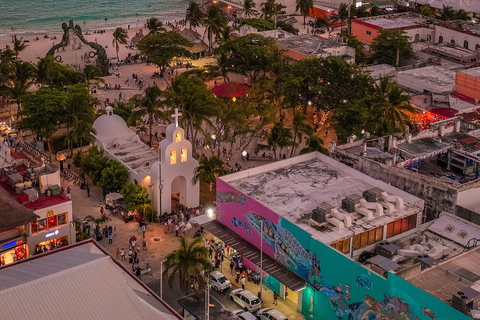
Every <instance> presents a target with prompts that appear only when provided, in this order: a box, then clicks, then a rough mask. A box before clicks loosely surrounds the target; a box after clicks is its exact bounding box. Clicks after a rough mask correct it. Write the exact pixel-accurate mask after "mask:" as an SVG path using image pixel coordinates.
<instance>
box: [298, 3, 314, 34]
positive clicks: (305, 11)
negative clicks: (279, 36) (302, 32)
mask: <svg viewBox="0 0 480 320" xmlns="http://www.w3.org/2000/svg"><path fill="white" fill-rule="evenodd" d="M296 4H297V5H296V7H295V10H296V11H300V14H301V15H302V16H303V28H304V29H305V25H306V22H305V20H306V19H307V16H308V15H309V14H310V10H313V0H296Z"/></svg>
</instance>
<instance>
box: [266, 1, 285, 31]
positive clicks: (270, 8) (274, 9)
mask: <svg viewBox="0 0 480 320" xmlns="http://www.w3.org/2000/svg"><path fill="white" fill-rule="evenodd" d="M260 6H261V7H262V9H261V10H262V18H265V19H269V18H273V21H274V29H276V28H277V16H278V15H279V14H285V11H284V10H283V9H285V8H286V6H284V5H282V4H280V3H276V2H275V0H267V1H265V2H264V3H262V4H261V5H260Z"/></svg>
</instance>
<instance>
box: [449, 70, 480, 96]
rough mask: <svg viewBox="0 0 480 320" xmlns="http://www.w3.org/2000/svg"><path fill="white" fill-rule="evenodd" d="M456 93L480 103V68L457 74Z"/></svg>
mask: <svg viewBox="0 0 480 320" xmlns="http://www.w3.org/2000/svg"><path fill="white" fill-rule="evenodd" d="M455 90H456V92H458V93H460V94H462V95H465V96H467V97H470V98H473V99H476V100H477V101H480V67H479V68H473V69H466V70H462V71H458V72H457V76H456V78H455Z"/></svg>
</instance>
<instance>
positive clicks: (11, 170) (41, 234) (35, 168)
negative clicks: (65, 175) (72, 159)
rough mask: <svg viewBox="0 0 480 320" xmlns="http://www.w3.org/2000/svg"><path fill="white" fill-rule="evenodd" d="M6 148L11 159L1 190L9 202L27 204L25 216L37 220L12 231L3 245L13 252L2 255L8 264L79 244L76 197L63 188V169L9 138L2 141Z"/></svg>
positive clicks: (5, 168)
mask: <svg viewBox="0 0 480 320" xmlns="http://www.w3.org/2000/svg"><path fill="white" fill-rule="evenodd" d="M5 149H8V152H7V153H8V154H10V156H9V158H10V159H11V161H10V162H9V164H10V165H9V166H8V167H4V168H3V169H2V172H1V173H0V189H2V194H3V198H5V203H13V202H16V203H18V204H21V205H23V208H24V210H23V211H24V213H25V219H29V218H30V217H31V216H33V217H34V219H31V220H28V221H26V223H22V225H16V226H14V227H12V228H13V229H11V230H9V234H10V235H11V237H10V236H8V238H9V240H8V242H7V243H4V244H3V249H9V251H8V254H2V256H1V257H2V258H3V259H5V262H6V263H7V262H12V261H14V260H16V259H22V258H25V257H27V256H30V255H34V254H37V253H40V252H45V251H50V250H53V249H57V248H59V247H61V246H65V245H68V244H70V243H75V241H76V239H75V225H74V223H73V211H72V200H71V198H70V196H69V195H67V194H66V191H65V190H63V189H62V185H61V179H60V168H59V167H58V166H56V165H54V164H50V163H42V164H39V163H36V162H35V160H33V159H31V158H29V157H28V156H27V155H26V154H25V153H23V152H21V151H20V150H15V148H12V147H10V146H9V144H8V142H6V141H5V142H4V143H3V144H2V150H5ZM15 151H20V152H15ZM2 204H3V202H2ZM2 212H4V213H5V214H7V215H9V214H10V213H9V212H8V211H2ZM27 213H28V214H27ZM13 217H14V212H12V216H11V217H6V218H5V219H6V221H8V220H9V219H11V218H13ZM5 237H7V235H5ZM12 237H13V238H12ZM5 240H6V238H5ZM13 249H15V252H12V250H13ZM12 254H13V255H12Z"/></svg>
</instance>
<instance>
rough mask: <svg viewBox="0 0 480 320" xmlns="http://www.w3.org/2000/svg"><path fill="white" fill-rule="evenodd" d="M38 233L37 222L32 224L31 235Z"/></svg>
mask: <svg viewBox="0 0 480 320" xmlns="http://www.w3.org/2000/svg"><path fill="white" fill-rule="evenodd" d="M35 232H38V227H37V221H35V222H32V233H35Z"/></svg>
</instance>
